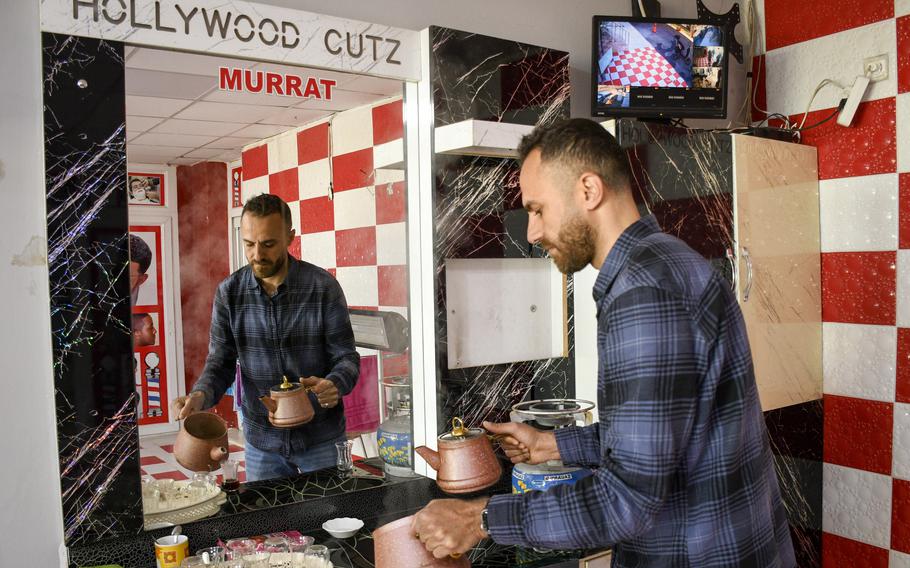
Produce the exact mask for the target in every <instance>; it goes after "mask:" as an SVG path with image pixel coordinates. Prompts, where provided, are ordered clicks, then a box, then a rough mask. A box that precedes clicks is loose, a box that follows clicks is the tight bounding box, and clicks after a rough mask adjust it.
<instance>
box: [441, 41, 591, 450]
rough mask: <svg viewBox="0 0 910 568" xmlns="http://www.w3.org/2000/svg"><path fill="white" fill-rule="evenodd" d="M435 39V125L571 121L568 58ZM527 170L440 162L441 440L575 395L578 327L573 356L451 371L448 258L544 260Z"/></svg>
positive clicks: (505, 44)
mask: <svg viewBox="0 0 910 568" xmlns="http://www.w3.org/2000/svg"><path fill="white" fill-rule="evenodd" d="M431 36H432V43H433V55H432V62H433V63H432V66H431V70H430V73H431V79H432V81H433V97H434V107H435V123H436V126H441V125H444V124H451V123H454V122H459V121H462V120H467V119H471V118H473V119H479V120H489V121H496V122H509V123H518V124H527V125H535V124H546V123H550V122H552V121H554V120H556V119H560V118H566V117H567V116H568V109H569V68H568V54H566V53H564V52H560V51H555V50H551V49H546V48H541V47H536V46H530V45H527V44H521V43H517V42H512V41H506V40H502V39H497V38H491V37H487V36H481V35H477V34H470V33H466V32H460V31H456V30H451V29H445V28H431ZM518 171H519V170H518V163H517V162H516V161H515V160H510V159H498V158H486V157H472V156H448V155H436V156H435V157H434V172H435V179H436V184H435V186H436V193H435V211H436V214H435V218H434V224H435V233H436V234H435V241H434V259H435V267H436V337H437V350H438V354H437V360H438V361H439V362H440V363H439V365H438V370H437V374H438V377H439V390H438V393H439V395H438V396H439V398H438V401H437V404H438V408H439V413H438V416H439V424H438V428H439V430H440V432H442V431H445V430H447V429H449V428H450V425H449V421H450V420H451V418H452V417H453V416H460V417H462V418H463V419H464V421H465V423H466V424H470V425H478V424H479V423H480V422H481V421H482V420H485V419H490V420H508V414H509V410H510V409H511V406H512V405H513V404H515V403H517V402H520V401H521V400H522V399H524V398H554V397H560V398H561V397H571V396H573V395H574V391H575V389H574V363H573V355H572V349H573V347H574V340H573V337H574V331H573V325H572V321H571V319H570V320H569V322H568V336H569V356H568V357H560V358H553V359H544V360H538V361H522V362H515V363H510V364H499V365H486V366H480V367H471V368H467V369H448V368H447V364H446V361H447V337H446V314H447V311H446V305H445V298H446V294H445V274H444V270H445V259H447V258H532V257H540V256H541V255H542V251H541V250H539V249H537V248H536V247H531V246H530V245H529V244H528V242H527V238H526V234H527V213H525V211H524V210H523V209H522V207H521V195H520V191H519V187H518ZM571 282H572V280H571V278H570V279H569V285H568V302H569V303H568V314H571V313H572V286H571ZM516 286H520V283H516ZM517 331H518V330H516V332H517Z"/></svg>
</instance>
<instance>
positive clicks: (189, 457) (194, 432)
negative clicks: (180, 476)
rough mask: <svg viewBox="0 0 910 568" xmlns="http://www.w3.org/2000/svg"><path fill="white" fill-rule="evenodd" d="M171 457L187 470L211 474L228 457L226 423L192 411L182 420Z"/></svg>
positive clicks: (219, 418)
mask: <svg viewBox="0 0 910 568" xmlns="http://www.w3.org/2000/svg"><path fill="white" fill-rule="evenodd" d="M174 458H176V460H177V463H179V464H180V465H181V466H183V467H185V468H186V469H188V470H190V471H214V470H216V469H218V468H219V467H221V462H223V461H224V460H226V459H227V458H228V435H227V423H226V422H225V421H224V420H223V419H222V418H221V417H220V416H218V415H217V414H212V413H211V412H196V413H194V414H190V415H189V416H187V417H186V418H184V419H183V426H182V427H181V428H180V432H178V433H177V439H176V440H175V441H174Z"/></svg>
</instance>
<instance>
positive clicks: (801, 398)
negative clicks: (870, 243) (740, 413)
mask: <svg viewBox="0 0 910 568" xmlns="http://www.w3.org/2000/svg"><path fill="white" fill-rule="evenodd" d="M733 138H734V142H733V153H734V157H733V168H734V172H735V173H734V183H735V186H734V210H735V219H734V224H735V227H736V239H737V243H736V244H737V251H738V256H737V261H738V262H737V275H736V291H737V292H736V293H737V298H738V299H739V301H740V306H741V307H742V311H743V315H744V317H745V319H746V327H747V329H748V333H749V343H750V345H751V347H752V358H753V360H754V363H755V378H756V382H757V383H758V390H759V395H760V396H761V402H762V408H763V409H764V410H765V411H767V410H773V409H775V408H780V407H783V406H789V405H792V404H797V403H801V402H806V401H810V400H816V399H818V398H821V395H822V326H821V282H820V280H821V252H820V250H821V249H820V245H819V201H818V165H817V164H818V161H817V157H816V151H815V148H812V147H808V146H800V145H798V144H788V143H784V142H778V141H774V140H765V139H760V138H754V137H749V136H734V137H733Z"/></svg>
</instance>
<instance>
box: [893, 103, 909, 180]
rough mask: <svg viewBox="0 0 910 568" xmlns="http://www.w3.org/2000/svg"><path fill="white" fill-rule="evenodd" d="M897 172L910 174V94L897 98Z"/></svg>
mask: <svg viewBox="0 0 910 568" xmlns="http://www.w3.org/2000/svg"><path fill="white" fill-rule="evenodd" d="M895 119H896V120H897V171H899V172H910V122H908V121H910V93H901V94H900V95H898V96H897V115H896V117H895Z"/></svg>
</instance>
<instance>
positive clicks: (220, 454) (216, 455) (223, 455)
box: [209, 446, 228, 463]
mask: <svg viewBox="0 0 910 568" xmlns="http://www.w3.org/2000/svg"><path fill="white" fill-rule="evenodd" d="M209 456H210V457H211V458H212V461H216V462H219V463H221V462H223V461H224V460H226V459H227V457H228V449H227V448H225V447H224V446H215V447H214V448H212V451H211V452H210V453H209Z"/></svg>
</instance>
